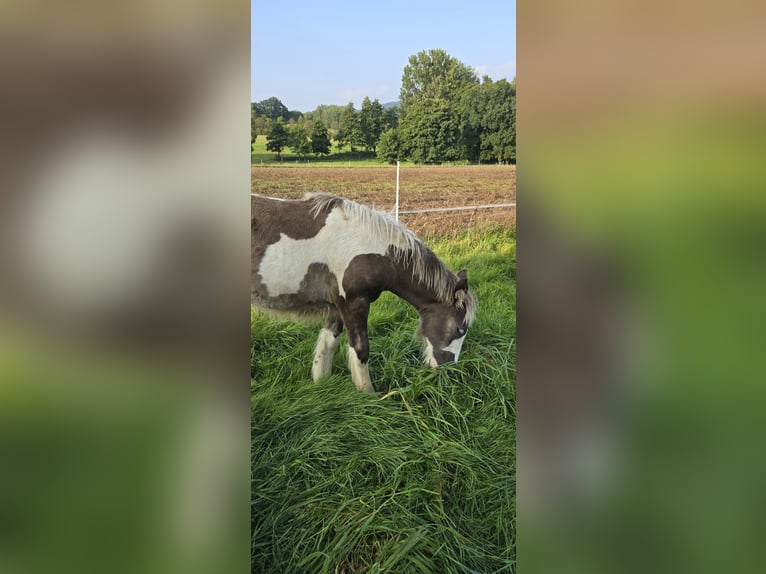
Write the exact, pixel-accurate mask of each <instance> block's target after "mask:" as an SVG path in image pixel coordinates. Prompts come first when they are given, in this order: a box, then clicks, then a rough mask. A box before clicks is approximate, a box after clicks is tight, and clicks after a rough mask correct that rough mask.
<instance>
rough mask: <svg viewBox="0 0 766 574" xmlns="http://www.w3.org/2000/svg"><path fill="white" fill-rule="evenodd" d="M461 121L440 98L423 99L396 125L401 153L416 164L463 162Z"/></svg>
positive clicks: (458, 115)
mask: <svg viewBox="0 0 766 574" xmlns="http://www.w3.org/2000/svg"><path fill="white" fill-rule="evenodd" d="M461 124H462V118H461V116H460V114H459V113H457V112H456V110H455V109H454V107H453V105H452V104H451V103H450V102H449V101H447V100H445V99H443V98H425V99H421V100H419V101H417V102H414V103H412V104H411V105H410V107H409V109H408V110H407V112H406V113H405V115H404V117H403V118H402V119H401V121H400V122H399V127H398V128H397V129H398V130H399V137H400V142H401V151H402V153H403V154H404V155H405V156H407V157H409V158H410V159H412V160H413V161H415V162H416V163H441V162H443V161H454V160H459V159H463V157H464V151H465V148H464V146H463V142H462V133H461Z"/></svg>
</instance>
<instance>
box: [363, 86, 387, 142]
mask: <svg viewBox="0 0 766 574" xmlns="http://www.w3.org/2000/svg"><path fill="white" fill-rule="evenodd" d="M359 130H360V132H361V136H362V141H363V142H364V147H365V148H366V149H367V150H368V151H372V152H373V153H375V150H376V148H377V146H378V140H379V139H380V134H381V133H383V105H382V104H381V103H380V102H379V101H378V100H377V99H376V100H375V101H370V98H369V97H366V98H364V101H362V109H361V110H360V111H359Z"/></svg>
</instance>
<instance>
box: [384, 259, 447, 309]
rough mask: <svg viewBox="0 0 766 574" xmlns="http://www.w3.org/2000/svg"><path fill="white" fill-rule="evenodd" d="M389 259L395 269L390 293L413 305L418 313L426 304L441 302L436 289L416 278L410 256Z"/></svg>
mask: <svg viewBox="0 0 766 574" xmlns="http://www.w3.org/2000/svg"><path fill="white" fill-rule="evenodd" d="M391 261H392V264H393V266H394V269H395V270H396V277H395V280H394V281H393V283H392V285H391V288H390V289H389V290H390V291H391V292H392V293H394V294H396V295H397V296H399V297H400V298H402V299H404V300H405V301H407V302H408V303H409V304H410V305H412V306H413V307H415V309H417V311H418V313H419V312H420V311H421V310H422V309H423V308H424V307H425V306H427V305H431V304H433V303H439V302H441V301H440V299H439V297H438V294H437V293H436V291H435V290H434V289H432V288H429V287H428V286H427V284H426V283H425V282H421V281H420V279H418V277H417V276H416V274H415V269H414V264H413V261H412V259H411V258H404V259H403V260H399V259H396V258H394V257H391Z"/></svg>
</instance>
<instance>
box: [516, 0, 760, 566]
mask: <svg viewBox="0 0 766 574" xmlns="http://www.w3.org/2000/svg"><path fill="white" fill-rule="evenodd" d="M765 15H766V14H764V8H763V6H762V5H759V4H756V3H752V2H734V3H732V4H727V5H726V6H725V7H723V6H720V5H716V4H713V3H710V2H704V3H698V2H695V3H689V2H671V3H667V2H648V3H647V2H641V3H637V2H620V3H610V2H603V1H600V0H594V1H588V2H584V3H582V2H578V3H576V4H573V3H567V2H559V1H548V2H520V3H519V5H518V18H517V21H518V53H519V64H518V96H517V97H518V117H519V120H518V122H519V128H518V130H519V134H520V135H519V140H518V141H519V148H518V165H519V171H518V182H519V184H518V189H519V192H518V197H519V208H518V215H517V217H518V294H519V295H518V317H519V319H518V329H519V332H518V338H519V345H518V349H519V350H518V353H519V354H518V372H519V376H518V392H517V397H518V405H517V412H518V463H517V464H518V472H519V476H518V517H517V521H518V527H519V532H518V557H519V563H518V568H519V571H520V572H525V573H526V572H588V573H594V572H647V571H650V572H679V571H691V572H721V571H730V572H751V571H752V572H755V571H762V570H763V567H764V563H765V560H764V558H766V556H764V554H765V552H764V548H763V544H762V541H761V538H762V537H761V535H760V534H761V532H763V526H764V518H766V500H765V499H764V494H763V493H764V489H763V486H764V484H766V459H764V456H763V454H762V453H763V439H764V436H766V434H764V431H766V418H764V416H763V414H762V413H763V411H764V406H765V404H764V398H766V396H765V395H766V387H764V384H763V382H764V374H763V367H762V363H763V356H764V352H763V349H764V337H763V334H762V333H761V331H762V326H763V324H764V319H766V305H764V299H763V294H764V293H766V265H764V263H766V261H765V259H766V249H765V248H766V226H765V225H764V222H765V221H766V220H765V219H764V203H765V199H766V198H765V197H764V181H766V178H764V175H766V162H764V158H765V157H766V131H765V130H764V129H763V128H764V119H765V118H766V116H765V115H764V106H763V104H764V101H766V99H765V98H764V96H766V76H765V75H764V73H763V70H764V68H763V63H764V62H765V61H766V41H765V40H764V38H765V37H764V35H763V33H762V30H763V26H764V20H765V19H764V16H765Z"/></svg>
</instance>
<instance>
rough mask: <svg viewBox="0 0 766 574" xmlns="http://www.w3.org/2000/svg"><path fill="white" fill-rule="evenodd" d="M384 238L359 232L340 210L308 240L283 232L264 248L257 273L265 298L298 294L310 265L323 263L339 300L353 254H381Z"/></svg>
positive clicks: (344, 293)
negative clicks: (344, 277)
mask: <svg viewBox="0 0 766 574" xmlns="http://www.w3.org/2000/svg"><path fill="white" fill-rule="evenodd" d="M390 244H391V243H390V241H389V240H388V238H385V237H381V236H380V235H379V234H376V233H370V232H369V231H368V230H367V231H366V230H364V229H360V228H359V227H358V226H356V225H354V224H353V222H352V221H350V220H348V219H347V218H346V216H345V214H344V213H343V210H342V209H340V208H337V207H336V208H335V209H333V210H332V212H330V214H329V215H328V216H327V219H326V221H325V225H324V227H322V229H321V230H320V231H319V233H317V234H316V235H315V236H314V237H311V238H309V239H292V238H291V237H287V236H286V235H285V234H284V233H282V234H281V235H280V239H279V241H277V242H276V243H273V244H271V245H269V246H268V248H267V249H266V252H265V253H264V254H263V259H262V260H261V265H260V267H259V269H258V272H259V273H260V275H261V279H262V281H263V284H264V285H265V286H266V289H267V290H268V294H269V297H277V296H279V295H284V294H293V293H298V292H299V290H300V285H301V281H302V280H303V277H304V276H305V275H306V271H307V270H308V268H309V265H311V264H312V263H324V264H326V265H327V267H328V268H329V270H330V272H331V273H332V274H333V275H335V278H336V279H337V280H338V290H339V291H340V295H341V296H342V297H345V296H346V292H345V291H344V289H343V276H344V274H345V272H346V269H347V268H348V265H349V263H350V262H351V260H352V259H353V258H354V257H356V256H357V255H362V254H365V255H366V254H371V253H375V254H378V255H385V253H386V251H387V250H388V246H389V245H390Z"/></svg>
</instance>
